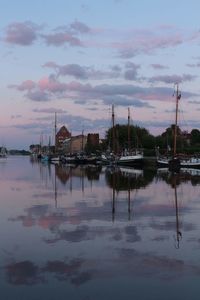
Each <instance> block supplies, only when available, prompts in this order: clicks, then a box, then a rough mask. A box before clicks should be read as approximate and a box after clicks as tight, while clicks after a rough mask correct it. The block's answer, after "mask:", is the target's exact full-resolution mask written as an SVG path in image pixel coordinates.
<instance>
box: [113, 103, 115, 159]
mask: <svg viewBox="0 0 200 300" xmlns="http://www.w3.org/2000/svg"><path fill="white" fill-rule="evenodd" d="M112 151H113V152H114V153H115V114H114V104H112Z"/></svg>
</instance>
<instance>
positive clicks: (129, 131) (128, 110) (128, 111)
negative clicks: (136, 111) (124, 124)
mask: <svg viewBox="0 0 200 300" xmlns="http://www.w3.org/2000/svg"><path fill="white" fill-rule="evenodd" d="M128 151H130V108H129V107H128Z"/></svg>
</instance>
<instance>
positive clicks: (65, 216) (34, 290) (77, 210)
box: [0, 156, 200, 300]
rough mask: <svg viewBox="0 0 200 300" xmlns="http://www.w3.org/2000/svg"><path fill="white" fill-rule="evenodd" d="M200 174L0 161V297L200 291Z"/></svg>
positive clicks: (187, 294) (169, 295)
mask: <svg viewBox="0 0 200 300" xmlns="http://www.w3.org/2000/svg"><path fill="white" fill-rule="evenodd" d="M199 184H200V175H198V174H195V173H188V172H187V173H186V172H181V173H180V174H175V175H172V174H170V173H168V172H166V170H152V171H148V170H133V169H127V168H120V169H112V168H106V167H104V166H82V167H78V166H58V165H53V164H50V165H48V164H41V163H38V162H35V161H32V160H31V159H30V158H29V157H14V156H13V157H12V156H11V157H8V159H7V161H5V162H3V161H0V188H1V198H0V235H1V255H0V260H1V261H0V265H1V269H0V270H1V271H0V279H1V280H0V290H1V295H2V296H1V297H2V299H5V300H10V299H15V300H18V299H20V300H23V299H29V300H36V299H38V300H39V299H48V300H49V299H50V300H51V299H61V300H62V299H70V300H79V299H83V300H89V299H91V300H100V299H101V300H102V299H105V300H107V299H109V300H112V299H115V300H118V299H140V300H144V299H145V300H146V299H148V300H151V299H152V300H155V299H170V300H172V299H176V300H177V299H182V300H184V299H195V300H196V299H199V292H200V288H199V281H200V189H199Z"/></svg>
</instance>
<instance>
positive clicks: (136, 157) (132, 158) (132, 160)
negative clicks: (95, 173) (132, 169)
mask: <svg viewBox="0 0 200 300" xmlns="http://www.w3.org/2000/svg"><path fill="white" fill-rule="evenodd" d="M112 124H113V152H110V153H109V154H103V155H102V157H101V158H102V162H104V163H109V164H116V165H123V166H135V165H141V164H142V163H143V161H144V156H143V150H142V149H138V148H137V147H135V149H131V146H130V141H131V138H130V109H129V108H128V149H125V150H124V151H122V152H121V153H120V154H118V153H116V151H115V129H114V126H115V115H114V106H112ZM115 153H116V154H115Z"/></svg>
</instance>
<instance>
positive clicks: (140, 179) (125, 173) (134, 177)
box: [105, 166, 154, 191]
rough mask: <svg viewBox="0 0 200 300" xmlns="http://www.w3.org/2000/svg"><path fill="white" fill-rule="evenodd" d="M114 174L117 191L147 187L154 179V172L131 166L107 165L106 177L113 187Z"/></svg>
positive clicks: (109, 184)
mask: <svg viewBox="0 0 200 300" xmlns="http://www.w3.org/2000/svg"><path fill="white" fill-rule="evenodd" d="M113 176H115V185H114V188H115V189H116V191H127V190H128V189H130V190H135V189H139V188H144V187H146V186H147V185H148V184H149V183H151V182H152V181H153V178H154V172H148V171H145V170H143V169H135V168H130V167H117V166H113V167H107V168H106V172H105V179H106V183H107V184H108V186H109V187H111V188H112V187H113Z"/></svg>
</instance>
